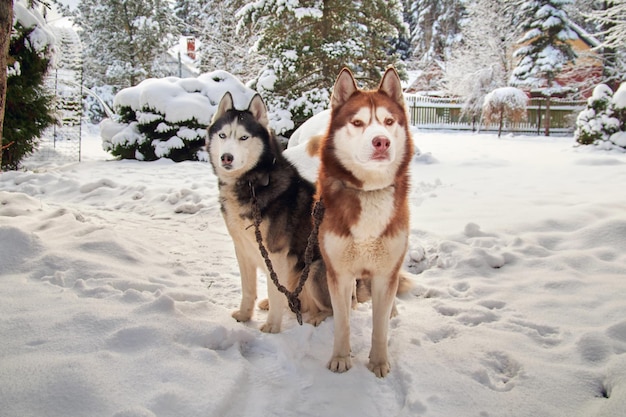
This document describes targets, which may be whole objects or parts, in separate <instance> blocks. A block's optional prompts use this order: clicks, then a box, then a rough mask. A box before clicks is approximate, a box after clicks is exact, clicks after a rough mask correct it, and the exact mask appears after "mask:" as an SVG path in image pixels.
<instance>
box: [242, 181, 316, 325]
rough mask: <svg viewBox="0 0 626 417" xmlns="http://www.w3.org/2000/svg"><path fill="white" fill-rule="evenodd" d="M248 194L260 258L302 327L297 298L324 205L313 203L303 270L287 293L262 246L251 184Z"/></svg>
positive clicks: (259, 216)
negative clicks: (296, 282) (295, 284)
mask: <svg viewBox="0 0 626 417" xmlns="http://www.w3.org/2000/svg"><path fill="white" fill-rule="evenodd" d="M250 194H251V196H252V219H253V224H254V235H255V237H256V241H257V243H258V244H259V251H260V252H261V256H263V259H264V260H265V265H266V266H267V270H268V272H269V274H270V279H271V280H272V282H273V283H274V285H275V286H276V288H277V289H278V291H280V292H281V293H283V294H285V297H287V302H288V303H289V309H290V310H291V311H293V312H294V314H295V315H296V319H297V320H298V324H300V325H302V306H301V303H300V299H299V298H298V296H299V295H300V293H301V292H302V289H303V288H304V284H305V282H306V280H307V278H308V277H309V272H310V270H311V263H312V262H313V248H314V247H315V245H316V244H317V234H318V231H319V227H320V223H321V222H322V219H323V217H324V205H323V204H322V201H321V200H318V201H316V202H315V205H314V206H313V213H312V214H311V216H312V217H313V229H312V230H311V234H310V235H309V239H308V240H307V245H306V250H305V251H304V269H303V270H302V274H301V275H300V280H299V281H298V285H297V286H296V288H295V290H293V291H289V290H288V289H287V288H286V287H285V286H284V285H282V284H281V283H280V282H279V281H278V275H277V274H276V272H275V271H274V267H273V266H272V260H271V259H270V257H269V253H268V252H267V249H266V248H265V245H264V244H263V236H262V235H261V228H260V226H261V221H262V218H261V211H260V210H259V204H258V201H257V198H256V192H255V190H254V187H253V186H252V184H250Z"/></svg>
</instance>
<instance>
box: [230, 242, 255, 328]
mask: <svg viewBox="0 0 626 417" xmlns="http://www.w3.org/2000/svg"><path fill="white" fill-rule="evenodd" d="M235 255H236V256H237V261H238V263H239V274H240V275H241V304H240V306H239V310H237V311H234V312H233V314H232V316H233V318H234V319H235V320H237V321H248V320H250V318H252V312H253V311H254V302H255V301H256V265H255V264H254V262H252V261H251V260H250V259H248V257H246V255H245V254H242V253H241V250H239V249H238V245H237V244H235Z"/></svg>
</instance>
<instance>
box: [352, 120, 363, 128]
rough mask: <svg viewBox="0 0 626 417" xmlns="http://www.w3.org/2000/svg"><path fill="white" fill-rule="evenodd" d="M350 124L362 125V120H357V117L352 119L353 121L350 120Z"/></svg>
mask: <svg viewBox="0 0 626 417" xmlns="http://www.w3.org/2000/svg"><path fill="white" fill-rule="evenodd" d="M352 125H353V126H354V127H362V126H363V121H362V120H359V119H356V120H353V121H352Z"/></svg>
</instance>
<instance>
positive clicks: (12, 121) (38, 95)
mask: <svg viewBox="0 0 626 417" xmlns="http://www.w3.org/2000/svg"><path fill="white" fill-rule="evenodd" d="M35 29H36V27H24V26H23V25H22V24H21V23H20V22H19V21H18V22H17V23H16V24H15V26H14V28H13V30H14V33H13V36H12V37H11V43H10V46H9V58H8V61H9V63H10V67H9V71H8V79H7V93H6V111H5V118H4V126H3V134H2V146H3V148H5V149H4V151H3V153H2V168H3V169H18V168H19V166H20V163H21V161H22V160H23V159H24V157H26V156H28V155H29V154H31V153H32V152H33V151H34V150H35V149H36V147H37V144H38V138H39V137H40V135H41V133H42V132H43V131H44V130H45V129H46V128H48V127H49V126H51V125H52V124H54V123H55V122H56V119H55V118H54V115H53V110H52V109H53V106H52V102H53V96H52V95H51V94H50V93H49V92H48V91H47V90H46V88H45V87H44V76H45V74H46V73H47V72H48V69H49V67H50V47H49V45H47V44H46V45H41V44H37V42H33V41H32V39H31V37H30V35H31V34H32V33H33V31H35ZM36 39H37V37H36Z"/></svg>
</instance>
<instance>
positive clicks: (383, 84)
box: [378, 67, 404, 106]
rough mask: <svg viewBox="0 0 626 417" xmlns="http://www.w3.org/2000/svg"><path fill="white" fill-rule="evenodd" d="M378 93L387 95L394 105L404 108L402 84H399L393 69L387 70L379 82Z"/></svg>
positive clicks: (398, 78) (396, 73)
mask: <svg viewBox="0 0 626 417" xmlns="http://www.w3.org/2000/svg"><path fill="white" fill-rule="evenodd" d="M378 91H381V92H383V93H385V94H387V95H388V96H389V97H391V99H393V100H394V101H395V102H396V103H398V104H400V105H402V106H404V95H403V94H402V84H401V83H400V76H399V75H398V72H397V71H396V70H395V68H393V67H389V68H387V71H385V74H384V75H383V79H382V80H380V85H379V86H378Z"/></svg>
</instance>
